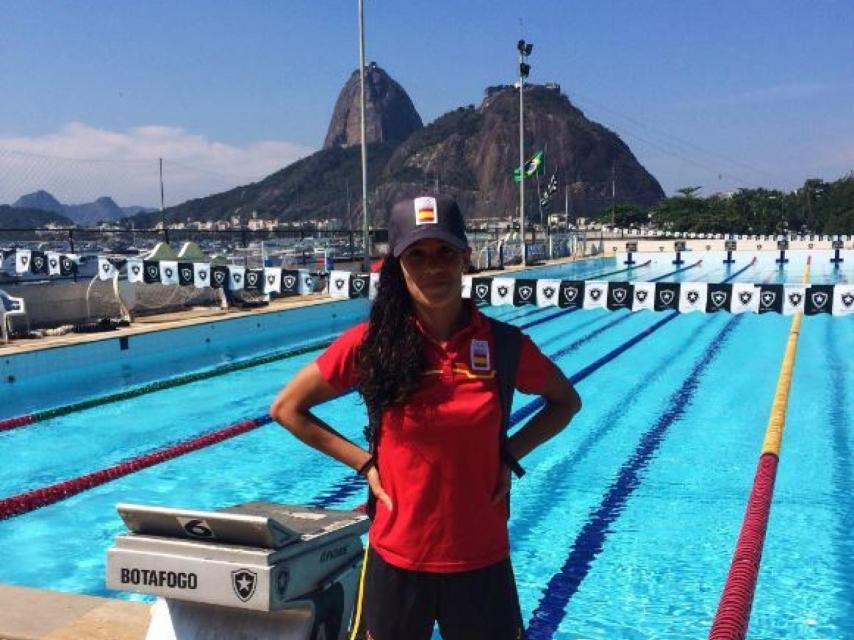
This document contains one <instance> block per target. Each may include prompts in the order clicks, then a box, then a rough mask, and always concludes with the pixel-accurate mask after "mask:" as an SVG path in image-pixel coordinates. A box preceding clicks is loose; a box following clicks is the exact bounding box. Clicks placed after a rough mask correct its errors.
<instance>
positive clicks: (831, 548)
mask: <svg viewBox="0 0 854 640" xmlns="http://www.w3.org/2000/svg"><path fill="white" fill-rule="evenodd" d="M689 262H690V261H689ZM793 262H794V261H793ZM618 268H619V266H618V265H617V262H616V261H615V260H613V259H611V260H596V261H590V262H585V263H576V264H573V265H567V266H563V267H561V268H560V269H550V270H548V271H545V270H541V271H539V272H534V273H532V274H531V275H532V276H533V277H561V278H577V277H579V278H580V277H585V276H587V275H591V274H594V273H600V272H602V271H609V270H614V269H618ZM674 268H675V267H673V266H671V265H667V264H665V263H664V262H663V261H662V263H661V264H656V265H653V266H652V267H647V268H644V270H642V271H641V270H639V271H638V272H637V274H636V275H633V276H631V277H632V278H637V279H641V278H643V279H650V278H653V277H656V276H658V275H661V274H664V273H667V272H670V271H672V270H673V269H674ZM801 273H802V266H801V264H799V263H796V262H795V263H794V264H790V265H787V266H786V268H785V269H784V270H782V271H781V270H780V269H778V267H777V266H776V265H774V264H773V263H771V262H769V263H768V264H759V265H756V266H755V267H752V268H751V269H749V270H748V271H746V272H745V273H744V274H742V275H740V276H739V277H738V278H737V280H738V281H744V282H762V281H769V282H782V281H789V282H796V281H800V277H801ZM851 275H852V272H851V267H850V266H848V267H846V269H843V270H842V271H834V270H832V269H830V267H829V265H825V264H823V263H817V264H815V265H814V267H813V271H812V278H811V279H812V281H813V282H831V283H832V282H836V281H838V280H839V279H844V278H848V279H850V277H851ZM726 276H727V271H725V269H724V268H723V266H722V265H720V263H719V262H717V261H711V260H709V261H705V262H704V264H703V265H701V266H699V267H696V268H694V269H691V270H689V271H687V272H685V273H682V274H679V275H678V276H675V277H674V279H684V280H708V281H719V280H722V279H723V278H725V277H726ZM612 279H627V277H626V275H625V274H621V275H616V276H613V277H612ZM554 311H555V310H554V309H550V310H541V309H535V308H532V307H527V308H520V309H515V308H511V307H497V308H491V309H489V310H488V313H490V314H491V315H494V316H495V317H498V318H501V319H504V320H507V321H510V322H513V323H515V324H519V325H524V324H526V323H530V322H532V321H534V320H538V319H539V320H544V319H545V318H546V317H548V316H549V315H551V314H553V313H554ZM664 315H665V314H662V313H657V314H653V313H645V312H641V313H636V314H630V313H629V312H625V311H621V312H608V311H604V310H595V311H579V312H576V313H569V314H564V315H561V316H560V317H557V318H554V319H552V320H548V321H543V322H540V323H538V324H536V325H535V326H531V327H530V328H529V329H528V332H529V333H530V335H531V336H532V337H533V338H534V340H535V341H536V342H537V344H539V345H540V347H541V348H542V349H543V351H544V352H545V353H547V354H556V353H561V354H562V355H561V356H560V357H559V358H558V359H557V363H558V365H559V366H560V367H561V368H562V369H563V370H564V371H565V372H566V373H567V374H568V375H571V374H573V373H575V372H578V371H580V370H581V369H583V368H584V367H585V366H586V365H588V364H590V363H591V362H594V361H595V360H597V359H598V358H600V357H601V356H602V355H603V354H605V353H607V352H608V351H610V350H611V349H613V348H614V347H615V346H617V345H619V344H621V343H623V342H624V341H626V340H628V339H629V338H631V337H632V336H634V335H636V334H637V333H638V332H640V331H642V330H643V329H645V328H647V327H649V326H651V325H653V324H654V323H656V322H657V321H659V320H660V319H662V318H663V317H664ZM790 323H791V320H790V318H787V317H782V316H777V315H774V314H766V315H762V316H754V315H742V316H732V315H729V314H720V313H719V314H710V315H705V314H687V315H684V316H680V317H678V318H677V319H676V320H674V321H673V322H669V323H667V324H666V325H664V326H663V327H662V328H661V329H660V330H658V331H656V332H655V333H654V334H652V335H651V336H650V337H649V338H647V339H645V340H643V341H641V342H639V343H638V344H636V345H635V346H633V347H632V348H630V349H628V350H627V351H625V352H624V353H622V354H620V355H619V356H618V357H616V358H615V359H614V360H613V361H611V362H609V363H608V364H606V365H604V366H602V367H601V368H600V369H598V370H597V371H595V372H594V373H593V374H591V375H590V376H588V377H586V378H585V379H584V380H583V381H581V382H580V383H579V385H578V388H579V391H580V393H581V395H582V396H583V398H584V410H583V412H582V413H581V414H580V415H579V416H578V417H577V418H576V420H575V421H573V423H572V424H571V425H570V427H569V428H568V429H566V430H565V431H564V432H563V433H561V434H560V435H559V436H558V437H556V438H555V439H554V440H552V441H550V442H549V443H548V444H547V445H545V446H543V447H541V448H540V449H538V450H536V451H535V452H533V453H532V454H531V455H530V456H529V457H528V458H526V460H525V467H526V468H527V470H528V474H527V475H526V476H525V477H524V479H522V480H521V481H518V482H517V483H516V484H515V486H514V490H513V509H512V517H511V520H510V535H511V542H512V554H513V562H514V566H515V568H516V573H517V582H518V587H519V594H520V598H521V602H522V609H523V615H524V617H525V620H526V624H527V623H528V622H530V621H531V620H532V618H536V622H535V623H534V624H533V625H532V626H531V630H532V636H533V635H536V637H550V638H559V639H562V640H568V639H570V638H602V639H605V638H607V639H614V638H627V639H636V638H637V639H640V638H686V637H694V638H696V637H704V636H705V635H707V634H708V630H709V627H710V624H711V620H712V618H713V616H714V613H715V609H716V606H717V602H718V599H719V596H720V592H721V588H722V585H723V582H724V579H725V576H726V572H727V570H728V567H729V561H730V557H731V554H732V550H733V547H734V544H735V540H736V537H737V535H738V530H739V527H740V524H741V520H742V517H743V514H744V507H745V503H746V500H747V496H748V492H749V490H750V486H751V483H752V481H753V475H754V472H755V468H756V462H757V458H758V455H759V451H760V448H761V445H762V440H763V437H764V432H765V427H766V422H767V419H768V412H769V408H770V404H771V399H772V395H773V392H774V388H775V385H776V381H777V376H778V373H779V367H780V363H781V359H782V354H783V350H784V348H785V344H786V340H787V337H788V331H789V326H790ZM852 329H854V322H852V319H851V317H847V318H831V317H828V316H817V317H808V318H805V319H804V322H803V329H802V332H801V338H800V343H799V346H798V356H797V363H796V367H795V373H794V379H793V383H792V394H791V398H790V403H789V413H788V419H787V427H786V432H785V436H784V440H783V447H782V455H781V460H780V467H779V472H778V476H777V484H776V491H775V497H774V503H773V508H772V513H771V521H770V525H769V528H768V537H767V542H766V547H765V553H764V556H763V564H762V570H761V572H760V576H759V582H758V586H757V592H756V599H755V603H754V606H753V613H752V618H751V626H750V632H749V637H750V638H753V639H760V638H762V639H766V638H767V639H771V638H775V639H776V638H835V639H837V638H852V637H854V582H852V580H851V576H852V575H854V533H852V531H854V501H852V500H851V498H850V496H851V492H852V487H854V463H852V450H854V434H852V430H854V428H853V425H854V417H852V416H854V360H852V358H851V357H850V353H851V352H852V349H854V331H852ZM286 346H287V345H282V344H277V345H275V349H276V350H279V349H282V348H283V347H286ZM317 355H318V352H311V353H306V354H303V355H299V356H295V357H292V358H288V359H284V360H280V361H277V362H274V363H271V364H265V365H263V366H260V367H256V368H251V369H246V370H243V371H238V372H233V373H230V374H227V375H223V376H219V377H215V378H211V379H208V380H204V381H200V382H197V383H193V384H189V385H185V386H181V387H177V388H174V389H167V390H163V391H159V392H156V393H152V394H148V395H143V396H141V397H138V398H135V399H131V400H127V401H124V402H120V403H114V404H109V405H105V406H101V407H97V408H94V409H90V410H86V411H80V412H77V413H73V414H71V415H68V416H65V417H62V418H58V419H55V420H50V421H45V422H42V423H39V424H36V425H33V426H29V427H26V428H22V429H18V430H13V431H9V432H5V433H0V459H2V460H4V461H6V464H4V465H3V466H2V467H0V497H6V496H10V495H14V494H17V493H20V492H22V491H26V490H28V489H33V488H37V487H40V486H44V485H46V484H50V483H53V482H58V481H61V480H65V479H68V478H72V477H75V476H78V475H80V474H83V473H87V472H90V471H93V470H95V469H99V468H102V467H105V466H108V465H110V464H113V463H116V462H119V461H122V460H127V459H129V458H131V457H134V456H137V455H140V454H142V453H145V452H148V451H151V450H152V449H155V448H160V447H163V446H167V445H168V444H171V443H175V442H178V441H182V440H185V439H187V438H190V437H193V436H195V435H198V434H200V433H205V432H209V431H212V430H214V429H217V428H221V427H223V426H226V425H229V424H232V423H235V422H238V421H241V420H244V419H247V418H251V417H256V416H260V415H263V414H264V413H266V410H267V408H268V406H269V403H270V401H271V400H272V398H273V396H274V395H275V393H276V392H277V391H278V389H279V388H280V387H281V386H282V385H283V384H284V383H285V382H286V381H287V380H288V379H289V378H290V377H291V376H292V375H294V373H295V372H296V371H298V370H299V368H300V367H302V366H304V365H305V364H306V363H308V362H311V361H312V360H313V359H314V358H315V357H317ZM85 375H86V371H81V376H85ZM530 400H531V398H530V397H525V396H523V395H521V394H520V395H519V396H517V398H516V401H515V405H514V406H515V408H520V407H523V406H524V405H525V404H526V403H527V402H529V401H530ZM45 406H47V405H45ZM317 413H318V414H319V415H320V416H321V417H322V418H323V419H325V420H327V421H328V422H330V423H331V424H332V425H334V426H335V427H336V428H338V429H340V430H341V431H342V433H344V435H346V436H348V437H351V438H353V439H355V440H357V441H360V440H361V430H362V426H363V425H364V422H365V418H364V410H363V407H362V406H361V404H360V403H359V402H358V400H357V398H356V397H355V396H354V395H352V394H350V395H346V396H343V397H341V398H338V399H336V400H334V401H332V402H329V403H327V404H325V405H323V406H321V407H319V408H318V409H317ZM350 477H351V473H350V472H349V471H348V470H347V469H344V468H342V467H341V466H339V465H337V464H335V463H333V462H331V461H329V460H327V459H325V458H323V457H322V456H321V455H320V454H318V453H316V452H314V451H312V450H310V449H308V448H307V447H305V446H303V445H301V444H300V443H298V442H297V441H295V440H294V439H293V438H292V437H291V436H290V435H289V434H288V433H287V432H285V431H284V430H282V429H281V428H279V427H277V426H276V425H267V426H265V427H262V428H260V429H258V430H256V431H253V432H250V433H248V434H245V435H243V436H240V437H237V438H233V439H231V440H227V441H225V442H223V443H220V444H218V445H214V446H211V447H208V448H206V449H203V450H200V451H197V452H195V453H192V454H189V455H185V456H182V457H180V458H177V459H175V460H172V461H169V462H166V463H162V464H159V465H156V466H154V467H151V468H149V469H145V470H143V471H140V472H138V473H135V474H132V475H130V476H127V477H124V478H121V479H119V480H116V481H114V482H111V483H108V484H106V485H103V486H101V487H98V488H95V489H92V490H90V491H87V492H84V493H82V494H80V495H77V496H74V497H72V498H69V499H67V500H65V501H63V502H60V503H58V504H55V505H53V506H49V507H45V508H42V509H39V510H36V511H34V512H32V513H29V514H26V515H22V516H18V517H15V518H11V519H8V520H6V521H2V522H0V548H3V549H5V550H7V553H5V554H4V556H5V557H4V562H3V563H0V582H5V583H13V584H20V585H26V586H33V587H41V588H48V589H58V590H63V591H73V592H78V593H89V594H98V595H110V596H115V597H127V596H126V595H124V594H117V593H108V592H106V591H105V589H104V586H103V583H104V561H105V556H106V550H107V548H108V547H109V545H110V544H111V542H112V539H113V538H114V537H115V536H116V535H117V534H119V533H120V532H121V531H122V530H123V526H122V523H121V521H120V520H119V518H118V516H117V515H116V514H115V504H116V503H117V502H140V503H150V504H164V505H171V506H186V507H194V508H203V509H207V508H217V507H221V506H224V505H229V504H235V503H238V502H245V501H250V500H271V501H278V502H293V503H311V502H315V503H318V502H319V501H324V500H326V502H329V501H330V500H331V496H333V495H337V494H335V493H334V492H333V491H332V490H334V489H335V488H341V487H344V486H351V485H347V484H346V483H347V481H348V479H350ZM344 495H346V496H347V497H346V498H345V499H343V500H340V501H338V502H334V503H331V504H330V506H334V507H339V508H347V507H352V506H355V505H357V504H360V503H361V502H363V500H364V490H362V489H358V490H355V491H351V492H349V493H347V492H345V493H344ZM535 612H536V616H535V615H534V614H535Z"/></svg>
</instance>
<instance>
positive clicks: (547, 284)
mask: <svg viewBox="0 0 854 640" xmlns="http://www.w3.org/2000/svg"><path fill="white" fill-rule="evenodd" d="M559 294H560V280H549V279H543V280H537V306H538V307H556V306H557V304H558V295H559Z"/></svg>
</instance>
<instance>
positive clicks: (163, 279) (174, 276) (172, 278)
mask: <svg viewBox="0 0 854 640" xmlns="http://www.w3.org/2000/svg"><path fill="white" fill-rule="evenodd" d="M160 284H178V262H177V261H175V260H161V261H160Z"/></svg>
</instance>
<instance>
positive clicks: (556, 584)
mask: <svg viewBox="0 0 854 640" xmlns="http://www.w3.org/2000/svg"><path fill="white" fill-rule="evenodd" d="M743 318H744V316H743V315H741V314H739V315H736V316H733V317H731V318H730V319H729V320H728V321H727V323H726V324H725V325H724V327H723V328H722V329H721V330H720V331H719V332H718V333H717V335H715V336H714V337H713V338H712V341H711V342H710V344H709V346H708V347H707V348H706V350H705V351H704V352H703V354H702V355H701V356H700V358H699V359H698V360H697V362H696V363H695V364H694V366H693V367H692V370H691V372H690V373H689V374H688V376H687V377H686V378H685V379H684V380H683V381H682V384H681V385H680V387H679V389H677V391H676V392H674V393H673V394H672V395H671V396H670V401H669V403H668V408H667V409H666V410H665V411H664V412H663V413H662V414H660V415H659V417H658V419H657V420H656V422H655V424H654V426H653V427H652V428H651V429H650V430H648V431H647V432H646V433H644V434H643V436H642V437H641V439H640V442H639V443H638V446H637V447H636V448H635V451H634V453H633V454H632V455H631V457H629V459H628V460H626V462H625V463H624V464H623V466H622V467H621V468H620V470H619V472H618V473H617V478H616V480H615V481H614V482H613V483H612V484H611V485H610V487H609V488H608V490H607V491H606V492H605V495H604V496H603V498H602V501H601V502H600V504H599V506H598V507H597V508H596V509H595V511H593V513H592V514H591V515H590V517H589V519H588V520H587V522H586V523H585V525H584V526H583V527H582V529H581V531H579V533H578V535H577V536H576V538H575V542H574V543H573V545H572V547H571V549H570V552H569V554H568V555H567V558H566V560H565V561H564V563H563V565H562V566H561V568H560V569H559V570H558V572H557V573H555V574H554V575H553V576H552V578H551V579H550V580H549V582H548V584H547V585H546V587H545V588H544V589H543V593H542V596H541V597H540V601H539V604H538V605H537V607H536V608H535V609H534V611H533V612H532V614H531V618H530V620H529V622H528V630H527V635H526V637H527V638H528V639H529V640H546V639H551V638H552V637H553V636H554V634H555V632H556V631H557V628H558V626H559V625H560V623H561V622H562V621H563V618H564V617H565V615H566V608H567V605H568V604H569V601H570V600H571V599H572V597H573V596H574V595H575V593H576V592H577V591H578V588H579V587H580V586H581V583H582V582H583V580H584V578H585V577H586V576H587V574H588V573H589V572H590V569H591V568H592V565H593V561H594V560H595V559H596V556H598V555H599V553H601V551H602V549H603V548H604V544H605V540H606V539H607V537H608V534H609V533H610V532H611V526H612V525H613V523H614V522H615V521H616V520H617V518H618V517H619V516H620V514H621V513H622V511H623V509H624V508H625V506H626V503H627V502H628V499H629V498H630V497H631V495H632V494H633V493H634V491H635V490H636V489H637V488H638V487H639V486H640V484H641V481H642V479H643V475H644V473H645V471H646V468H647V467H648V465H649V463H650V462H651V461H652V459H653V457H654V455H655V454H656V452H657V451H658V448H659V447H660V445H661V443H662V442H663V441H664V437H665V436H666V435H667V431H668V429H669V428H670V427H671V426H672V425H673V424H674V423H675V422H677V421H678V420H680V419H681V418H682V417H683V416H684V415H685V414H686V413H687V411H688V409H689V408H690V405H691V404H692V403H693V402H694V399H695V395H696V393H697V390H698V389H699V387H700V383H701V381H702V376H703V374H704V373H705V371H706V370H707V368H708V367H709V365H710V364H711V363H712V361H713V360H714V359H715V358H716V357H717V355H718V353H719V352H720V351H721V349H722V348H723V346H724V344H725V343H726V341H727V339H728V338H729V336H730V334H731V333H732V331H733V329H735V327H736V325H738V323H739V322H740V321H741V320H742V319H743Z"/></svg>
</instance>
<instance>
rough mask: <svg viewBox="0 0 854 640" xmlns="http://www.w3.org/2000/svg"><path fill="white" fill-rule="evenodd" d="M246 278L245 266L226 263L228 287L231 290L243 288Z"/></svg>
mask: <svg viewBox="0 0 854 640" xmlns="http://www.w3.org/2000/svg"><path fill="white" fill-rule="evenodd" d="M245 279H246V267H239V266H237V265H233V264H230V265H228V288H229V290H231V291H240V290H241V289H243V284H244V280H245Z"/></svg>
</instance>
